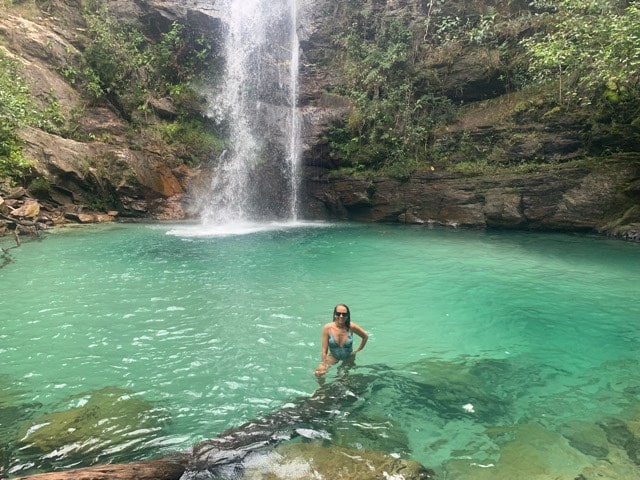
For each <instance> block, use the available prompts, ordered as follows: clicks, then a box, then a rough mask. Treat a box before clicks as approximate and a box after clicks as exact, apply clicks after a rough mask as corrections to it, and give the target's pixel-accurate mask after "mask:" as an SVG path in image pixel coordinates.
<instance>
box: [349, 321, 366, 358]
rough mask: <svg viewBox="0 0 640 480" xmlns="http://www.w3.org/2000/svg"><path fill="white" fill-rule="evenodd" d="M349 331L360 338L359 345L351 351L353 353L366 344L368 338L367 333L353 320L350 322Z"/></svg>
mask: <svg viewBox="0 0 640 480" xmlns="http://www.w3.org/2000/svg"><path fill="white" fill-rule="evenodd" d="M351 331H352V332H353V333H355V334H356V335H358V336H359V337H360V338H361V339H362V340H360V345H358V349H357V350H354V352H353V353H358V352H359V351H360V350H362V349H363V348H364V346H365V345H366V344H367V340H369V334H368V333H367V332H366V331H365V330H364V329H363V328H362V327H360V325H358V324H357V323H353V322H351Z"/></svg>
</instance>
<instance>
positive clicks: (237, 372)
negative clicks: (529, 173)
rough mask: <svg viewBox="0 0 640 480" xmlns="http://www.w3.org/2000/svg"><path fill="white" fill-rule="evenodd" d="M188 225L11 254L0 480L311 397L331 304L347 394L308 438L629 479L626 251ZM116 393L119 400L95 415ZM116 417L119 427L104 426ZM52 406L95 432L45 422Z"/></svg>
mask: <svg viewBox="0 0 640 480" xmlns="http://www.w3.org/2000/svg"><path fill="white" fill-rule="evenodd" d="M202 233H203V232H202V231H201V230H200V229H199V228H198V227H197V226H195V225H119V224H117V225H105V226H98V227H86V228H81V229H63V230H59V231H56V232H54V233H51V234H48V235H47V236H46V238H45V239H44V240H43V241H35V242H28V243H23V244H22V246H21V247H20V248H14V249H11V250H9V253H8V255H9V257H10V259H11V260H12V261H11V262H10V263H8V264H7V265H6V266H5V267H4V268H2V269H0V291H1V292H2V295H1V296H0V312H2V313H1V314H0V315H1V317H2V320H1V321H0V356H1V358H2V363H1V366H0V442H1V443H0V461H1V462H2V463H1V464H0V476H2V475H8V476H17V475H23V474H26V473H30V472H32V471H35V470H36V469H38V468H44V469H51V468H61V467H66V466H72V465H86V464H91V463H106V462H111V461H113V462H117V461H130V460H134V459H141V458H150V457H154V456H158V455H162V454H165V453H167V452H171V451H176V450H183V449H187V448H189V447H190V446H192V445H193V444H195V443H197V442H199V441H201V440H203V439H207V438H211V437H213V436H215V435H216V434H217V433H220V432H222V431H223V430H225V429H227V428H229V427H231V426H237V425H240V424H242V423H244V422H246V421H248V420H250V419H253V418H258V417H261V416H264V415H267V414H269V413H270V412H272V411H275V410H277V409H279V408H281V407H282V406H283V405H286V404H287V403H289V402H291V401H293V400H295V399H299V398H304V397H306V396H309V395H311V394H312V393H313V392H314V391H315V390H316V389H317V388H318V382H317V380H316V379H315V378H314V376H313V375H312V371H313V369H314V368H315V366H316V365H317V363H318V361H319V358H320V329H321V326H322V325H323V324H324V323H325V322H327V321H329V320H330V319H331V312H332V308H333V306H334V304H335V303H338V302H344V303H347V304H348V305H349V306H350V307H351V310H352V318H353V320H354V321H356V322H357V323H359V324H360V325H361V326H363V327H364V328H365V329H367V330H368V331H369V333H370V340H369V344H368V345H367V348H366V349H365V350H364V351H363V352H362V353H361V354H359V356H358V362H357V366H356V367H355V368H354V369H352V370H350V371H348V372H342V371H339V370H338V369H335V368H334V369H333V371H332V372H331V373H330V374H329V375H328V378H327V383H330V382H337V381H344V379H345V377H346V378H347V380H348V379H353V382H354V383H353V385H351V387H353V389H354V392H355V394H356V396H357V400H356V401H354V402H350V403H349V404H346V405H345V406H344V408H343V410H342V411H341V412H338V414H337V415H334V416H333V417H332V420H331V421H330V422H329V423H326V422H325V423H323V424H322V426H323V430H324V431H326V432H327V433H328V434H330V436H331V440H329V441H327V440H324V442H325V443H327V442H329V443H333V444H336V445H342V446H347V447H350V448H355V449H376V450H384V451H388V452H392V453H394V454H397V455H399V456H401V457H404V458H411V459H414V460H417V461H419V462H420V463H422V464H424V465H426V466H429V467H431V468H433V469H435V470H436V472H437V473H438V475H439V478H442V479H445V478H446V479H448V480H449V479H464V480H467V479H484V478H487V479H489V478H491V479H513V478H527V479H547V478H549V479H551V478H554V479H565V478H566V479H574V478H576V477H577V476H578V475H580V474H583V475H584V476H585V478H591V477H589V475H592V476H593V477H594V478H611V479H614V478H615V479H618V480H620V479H627V478H628V479H631V478H633V479H637V478H640V467H638V463H640V427H639V426H638V425H640V369H638V347H639V344H640V333H639V328H638V324H639V323H640V302H638V297H639V294H640V247H639V246H638V245H636V244H630V243H624V242H620V241H614V240H609V239H605V238H599V237H587V236H582V235H559V234H541V233H515V232H485V231H464V230H441V229H426V228H413V227H399V226H385V225H351V224H333V225H330V224H298V225H290V226H274V227H273V228H270V229H265V230H259V231H252V232H243V234H237V235H221V234H219V232H218V233H216V234H215V235H204V236H203V235H202ZM4 246H5V248H7V247H8V246H10V245H9V244H4ZM358 386H360V388H359V389H358ZM114 392H115V393H114ZM114 395H115V398H117V399H119V400H122V401H123V403H122V405H123V407H122V408H119V407H118V405H113V404H112V405H111V407H110V408H111V410H109V408H107V409H102V410H101V409H100V408H98V407H97V406H95V405H96V401H97V400H96V399H98V400H99V399H100V398H101V397H105V396H106V397H109V398H113V396H114ZM465 405H473V411H468V410H470V407H467V409H465V408H464V406H465ZM126 409H130V410H131V415H134V418H136V419H137V420H136V425H132V424H131V422H130V420H126V421H122V422H118V421H116V420H113V419H114V418H116V417H117V416H118V413H117V412H119V411H122V410H126ZM70 410H71V411H74V412H79V411H81V412H83V413H82V414H81V416H82V415H85V416H86V415H94V416H97V418H95V419H94V420H96V421H95V422H93V425H94V427H92V428H93V429H92V430H87V429H86V428H85V427H83V426H82V425H81V419H79V418H77V417H64V418H63V419H60V418H58V417H55V416H51V415H50V414H51V413H53V412H60V411H70ZM87 412H89V413H87ZM101 415H102V416H104V418H100V416H101ZM56 422H58V423H60V424H61V425H62V430H60V431H58V433H55V434H51V435H49V437H51V438H49V439H48V440H46V441H42V443H40V444H39V445H40V447H39V448H40V450H38V449H37V448H34V446H33V443H35V441H36V440H37V439H38V435H39V434H41V433H42V432H45V431H46V430H47V429H48V428H52V427H51V425H52V424H54V423H56ZM311 426H312V427H315V425H311ZM60 432H64V433H65V435H64V438H62V437H63V435H62V434H61V433H60ZM82 435H88V436H90V437H91V439H87V438H82Z"/></svg>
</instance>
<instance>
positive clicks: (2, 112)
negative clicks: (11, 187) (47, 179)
mask: <svg viewBox="0 0 640 480" xmlns="http://www.w3.org/2000/svg"><path fill="white" fill-rule="evenodd" d="M37 119H38V115H37V110H36V106H35V103H34V102H33V100H32V98H31V92H30V90H29V87H28V86H27V84H26V82H25V80H24V79H23V78H22V77H21V76H20V65H19V64H18V62H16V61H15V60H13V59H11V58H9V57H7V56H6V55H5V54H3V53H2V51H0V177H10V178H13V179H18V178H20V177H21V176H22V175H23V174H24V172H25V171H26V169H28V168H29V162H28V161H27V159H26V158H25V157H24V155H23V153H22V139H21V138H20V136H19V134H18V130H19V129H20V128H23V127H26V126H28V125H33V124H34V123H35V122H36V121H37Z"/></svg>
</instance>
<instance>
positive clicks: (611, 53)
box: [521, 0, 640, 105]
mask: <svg viewBox="0 0 640 480" xmlns="http://www.w3.org/2000/svg"><path fill="white" fill-rule="evenodd" d="M539 17H540V18H541V19H542V20H543V24H544V25H545V28H544V29H543V31H541V32H539V33H538V34H536V35H534V36H532V37H530V38H527V39H524V40H523V41H522V42H521V43H522V45H523V46H524V47H525V48H526V49H527V51H528V53H529V55H530V58H531V62H530V68H529V73H530V74H531V77H532V79H533V80H534V81H537V82H555V84H556V91H557V101H558V103H560V104H572V103H573V104H580V105H584V104H589V103H591V102H592V99H594V98H597V97H598V93H601V92H603V91H604V92H610V93H611V92H614V93H616V94H619V96H620V95H622V96H626V97H627V98H628V97H630V96H632V97H634V98H635V97H636V96H637V94H638V93H639V88H640V73H639V72H640V7H639V6H638V5H637V2H631V3H629V2H625V1H613V2H611V1H605V0H590V1H587V2H585V1H581V0H563V1H560V2H558V3H557V5H556V6H555V8H554V9H553V10H552V12H544V13H541V14H539ZM619 96H618V98H619Z"/></svg>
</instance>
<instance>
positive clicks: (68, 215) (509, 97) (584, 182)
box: [0, 0, 640, 240]
mask: <svg viewBox="0 0 640 480" xmlns="http://www.w3.org/2000/svg"><path fill="white" fill-rule="evenodd" d="M49 3H50V9H49V11H31V12H29V14H28V15H26V14H22V13H21V12H20V11H19V10H16V9H8V8H6V7H0V8H2V9H3V12H2V15H1V16H0V36H2V38H3V42H2V45H1V46H0V48H1V49H2V50H3V52H4V53H5V54H7V55H9V56H11V57H13V58H16V59H18V60H19V61H20V62H21V64H22V65H23V67H24V74H25V77H26V78H27V79H28V82H29V84H30V87H31V89H32V92H33V94H34V96H35V97H36V99H37V100H38V101H39V102H40V103H41V104H43V105H44V103H45V102H46V99H47V98H49V96H50V95H51V94H52V92H53V94H55V98H56V99H57V102H58V103H59V105H60V108H61V110H62V113H63V114H65V115H66V116H68V117H74V118H77V119H78V120H77V129H78V132H77V133H78V134H79V135H77V136H76V137H82V138H83V140H82V141H79V140H71V139H69V138H62V137H60V136H57V135H53V134H49V133H45V132H43V131H42V130H38V129H35V128H31V129H28V130H25V131H24V132H23V134H22V136H23V138H24V139H25V140H26V152H27V156H28V158H30V159H32V160H33V161H34V169H35V171H36V173H37V175H42V176H44V177H46V178H47V179H49V181H50V183H51V189H50V190H49V191H48V192H47V193H46V195H44V196H41V197H40V198H39V199H38V200H39V202H40V206H41V207H43V208H41V209H39V212H38V213H37V214H34V213H33V212H34V210H30V211H29V212H30V213H29V214H28V215H22V216H20V217H19V219H18V220H30V221H32V222H37V221H44V222H47V223H62V222H65V221H78V220H83V219H84V220H85V221H101V220H105V219H106V220H109V219H110V218H111V217H113V216H118V217H134V218H135V217H143V218H152V219H169V218H173V219H179V218H185V217H187V216H189V215H190V213H189V212H191V211H192V205H191V204H190V202H191V196H190V192H192V191H194V190H196V189H197V188H201V187H202V184H203V180H202V179H203V178H206V176H207V175H206V174H205V173H206V172H201V171H200V170H199V169H194V168H187V167H186V166H184V165H181V162H180V161H178V160H177V156H176V154H175V152H174V151H172V149H171V147H170V146H168V145H166V144H165V143H163V142H162V141H159V140H158V139H157V138H154V137H151V136H148V135H144V134H142V135H141V134H140V132H137V131H136V130H134V129H132V127H131V124H130V123H129V122H128V120H126V119H124V118H123V117H122V115H121V114H120V113H119V112H118V111H117V110H116V109H115V108H111V107H110V106H109V105H108V104H101V105H93V104H91V103H89V102H87V100H86V99H84V98H82V96H81V94H80V93H79V90H78V89H77V88H75V86H74V85H73V84H72V83H71V82H70V81H69V79H68V78H67V77H65V75H64V74H63V72H64V70H65V67H67V66H70V65H71V66H72V65H73V64H74V58H75V57H76V56H77V55H78V54H79V52H80V49H81V48H82V44H83V43H82V35H83V30H84V28H85V25H84V24H83V20H82V18H81V16H80V15H79V14H78V12H79V11H80V9H81V8H82V5H81V2H80V1H79V0H78V1H72V0H67V1H64V2H63V1H59V2H49ZM363 3H364V4H366V5H365V6H366V8H368V9H370V10H371V11H375V12H376V15H391V16H394V15H395V16H397V17H398V18H408V19H410V20H409V21H410V22H411V25H413V26H414V27H415V26H416V25H418V26H421V27H420V28H424V27H423V26H424V25H426V24H427V22H433V21H434V18H435V16H436V15H440V16H441V17H442V18H444V17H445V16H449V17H452V18H453V17H456V16H457V17H473V16H474V15H478V14H480V13H481V12H483V11H484V10H482V9H483V8H486V5H485V3H486V2H447V4H446V6H440V7H439V8H440V9H439V10H438V9H434V8H433V6H434V2H424V1H416V0H393V1H392V0H386V1H379V0H369V1H366V2H363ZM493 3H494V4H493V5H492V8H495V9H498V10H500V9H503V10H510V11H515V10H518V9H526V8H528V7H527V5H528V2H524V1H523V2H513V1H511V2H500V1H496V2H493ZM435 4H436V5H438V4H439V2H435ZM339 8H340V6H339V2H335V1H333V0H319V1H318V0H316V1H310V0H304V1H302V2H299V35H300V40H301V48H302V58H301V78H300V86H301V92H300V99H299V106H300V111H301V113H302V118H303V123H304V127H303V147H304V152H303V169H302V170H303V190H304V194H303V197H302V201H301V202H302V210H303V212H304V215H305V216H306V217H309V218H317V219H331V218H340V219H348V220H358V221H374V222H375V221H384V222H399V223H415V224H427V225H429V224H440V225H450V226H470V227H499V228H517V229H545V230H564V231H574V230H580V231H599V232H602V233H605V234H608V235H614V236H619V237H622V238H629V239H635V240H639V239H640V153H638V152H639V151H640V132H639V129H638V127H637V126H632V125H623V126H620V125H614V124H613V123H612V122H609V123H607V121H602V122H600V123H598V124H595V123H594V121H593V119H592V118H590V117H589V116H588V115H586V114H583V113H581V112H577V113H576V112H575V111H572V112H563V111H554V112H550V111H546V110H544V109H542V110H541V108H539V107H540V102H539V100H538V99H537V98H536V95H535V94H531V93H526V92H517V91H516V92H514V91H511V90H509V86H508V83H507V82H506V81H505V78H506V77H507V76H508V74H509V73H510V72H511V71H512V70H510V69H512V68H513V65H510V64H509V63H508V62H507V61H505V60H503V59H502V58H503V57H504V55H503V54H501V52H500V51H497V50H493V49H490V48H483V49H481V48H477V47H470V48H468V49H456V50H452V51H449V52H445V51H443V50H442V49H440V50H438V49H434V50H433V51H430V52H429V53H428V54H425V55H424V58H421V59H420V62H421V65H422V66H423V70H422V71H424V72H425V73H424V79H423V80H424V85H426V86H427V87H428V88H429V89H430V91H433V92H434V93H437V94H438V95H443V96H446V97H447V98H449V99H450V100H451V101H452V102H454V103H456V104H462V105H464V108H462V110H461V115H460V116H459V117H458V118H457V119H456V121H454V122H450V123H449V124H447V125H445V126H443V127H442V128H439V129H438V130H437V131H435V133H434V135H433V137H432V138H431V140H430V141H431V143H432V146H433V147H434V148H436V149H437V150H438V151H439V152H440V155H441V156H442V157H446V158H447V159H448V162H449V164H451V165H454V164H456V163H461V162H464V161H465V160H467V159H469V158H473V160H474V161H476V163H477V162H480V163H483V162H484V164H485V166H486V168H484V169H481V170H477V171H475V170H469V171H464V170H460V169H458V170H456V169H443V168H442V167H441V166H440V165H434V166H430V167H427V168H420V169H416V170H413V171H411V172H410V174H409V175H403V176H401V177H399V178H398V177H391V176H386V177H385V176H381V175H377V174H367V175H356V174H353V171H352V170H351V171H350V173H345V171H344V169H343V167H345V166H348V165H347V164H345V161H344V159H343V158H340V156H339V155H336V154H335V152H333V151H332V149H331V145H330V144H329V142H328V141H327V139H326V132H327V129H328V127H329V125H332V124H336V123H340V122H341V121H344V119H345V118H346V116H347V115H349V113H350V112H351V111H352V110H353V105H352V103H351V100H350V99H349V98H348V97H347V96H344V95H340V94H336V93H335V92H336V90H337V88H336V87H338V86H339V85H340V84H341V82H342V78H341V73H340V70H339V68H338V66H337V64H336V63H334V62H333V61H332V59H333V58H334V57H335V49H336V48H337V47H336V44H335V43H334V42H333V40H332V38H331V36H330V35H329V34H328V33H327V29H326V28H325V27H326V25H327V24H330V23H332V22H334V18H333V17H332V16H333V15H336V14H337V12H338V10H339ZM110 9H112V11H113V12H115V13H116V15H119V16H122V17H132V16H135V17H136V18H140V19H141V21H142V24H143V25H145V26H146V28H147V30H148V34H149V35H154V34H155V35H157V34H158V33H159V32H166V31H167V30H168V29H169V28H170V26H171V24H172V23H173V22H174V21H176V20H179V21H181V22H184V23H185V24H188V25H190V26H191V27H192V28H194V29H195V30H197V31H199V32H202V33H203V34H205V35H207V36H208V37H209V38H210V39H211V41H212V42H215V41H216V36H219V32H220V28H221V24H220V16H219V12H217V11H216V7H215V2H211V1H209V2H204V1H195V2H189V3H188V4H185V3H183V2H176V1H161V0H135V1H133V0H118V1H115V2H110ZM529 28H531V25H529V24H527V23H526V22H523V23H520V24H519V27H518V29H517V30H516V31H513V32H512V35H513V36H514V38H517V37H518V36H519V35H523V34H525V33H526V31H527V29H529ZM507 40H508V38H505V41H507ZM427 87H425V88H427ZM328 92H331V93H328ZM153 107H154V108H153V109H152V110H151V111H150V112H149V113H148V116H149V118H147V119H145V121H147V122H149V123H153V122H154V121H155V120H154V119H156V118H160V117H162V116H163V115H164V116H165V117H166V116H171V115H172V111H171V105H164V104H163V103H162V100H161V99H157V100H155V101H154V103H153ZM202 110H203V111H202V112H201V113H202V114H203V113H204V111H205V110H206V108H205V107H203V108H202ZM611 152H614V153H613V154H612V153H611ZM586 158H589V159H590V160H588V161H586V160H585V159H586ZM520 164H522V165H525V164H526V165H527V166H528V167H527V168H526V169H525V168H523V169H521V170H518V169H517V168H516V169H514V168H512V169H510V170H505V169H504V168H501V167H503V166H505V165H510V166H514V165H516V166H517V165H520ZM537 164H538V165H540V168H536V165H537ZM519 171H520V172H522V173H518V172H519ZM204 183H206V182H204ZM2 196H3V197H4V201H3V202H0V209H2V211H1V212H0V213H1V214H2V215H4V216H5V218H6V217H7V216H9V215H10V214H11V213H12V212H14V211H15V210H16V209H18V208H20V207H22V206H23V205H24V204H25V203H29V201H28V200H29V199H30V198H31V197H34V196H36V195H35V194H34V192H29V191H27V190H21V191H18V190H16V189H9V188H4V195H2ZM107 200H108V201H107ZM107 203H108V204H110V206H108V207H105V204H107ZM22 213H25V212H24V211H23V212H22ZM82 214H84V216H80V215H82ZM107 214H110V216H108V215H107ZM29 215H30V216H29Z"/></svg>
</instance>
